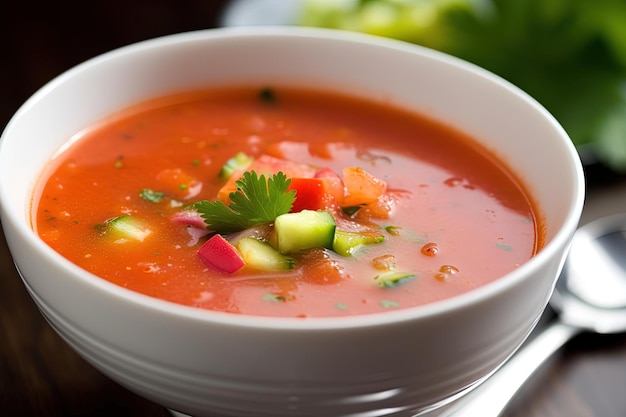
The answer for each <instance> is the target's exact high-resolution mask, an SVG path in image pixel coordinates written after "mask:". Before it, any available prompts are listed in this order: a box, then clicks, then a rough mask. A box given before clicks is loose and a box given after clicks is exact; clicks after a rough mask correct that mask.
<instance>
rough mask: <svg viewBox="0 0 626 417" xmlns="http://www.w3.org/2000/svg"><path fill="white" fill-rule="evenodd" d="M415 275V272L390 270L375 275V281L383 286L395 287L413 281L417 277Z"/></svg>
mask: <svg viewBox="0 0 626 417" xmlns="http://www.w3.org/2000/svg"><path fill="white" fill-rule="evenodd" d="M415 277H416V275H415V274H412V273H409V272H400V271H389V272H384V273H382V274H380V275H377V276H376V277H374V281H376V283H377V284H378V285H380V286H381V287H384V288H393V287H397V286H398V285H400V284H404V283H406V282H408V281H411V280H412V279H415Z"/></svg>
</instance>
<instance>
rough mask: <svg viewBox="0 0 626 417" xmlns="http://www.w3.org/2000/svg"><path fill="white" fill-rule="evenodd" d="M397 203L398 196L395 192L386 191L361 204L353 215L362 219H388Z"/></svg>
mask: <svg viewBox="0 0 626 417" xmlns="http://www.w3.org/2000/svg"><path fill="white" fill-rule="evenodd" d="M397 203H398V196H397V195H396V194H395V193H390V192H386V193H384V194H383V195H381V196H380V197H378V199H376V201H374V202H373V203H370V204H367V205H365V206H363V207H362V208H361V209H360V210H359V211H357V212H356V214H355V215H354V216H355V218H357V219H362V220H371V219H388V218H389V217H391V213H392V212H393V209H394V208H395V207H396V205H397Z"/></svg>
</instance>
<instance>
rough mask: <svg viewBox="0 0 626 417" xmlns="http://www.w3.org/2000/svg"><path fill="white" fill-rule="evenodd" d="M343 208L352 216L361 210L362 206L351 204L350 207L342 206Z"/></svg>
mask: <svg viewBox="0 0 626 417" xmlns="http://www.w3.org/2000/svg"><path fill="white" fill-rule="evenodd" d="M341 210H342V211H343V212H344V213H345V214H347V215H348V216H352V215H354V214H355V213H356V212H357V211H359V210H361V206H349V207H342V208H341Z"/></svg>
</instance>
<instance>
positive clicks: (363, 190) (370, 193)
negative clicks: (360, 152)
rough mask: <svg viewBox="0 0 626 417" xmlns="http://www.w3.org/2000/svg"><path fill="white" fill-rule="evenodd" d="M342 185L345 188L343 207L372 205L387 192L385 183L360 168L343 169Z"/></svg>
mask: <svg viewBox="0 0 626 417" xmlns="http://www.w3.org/2000/svg"><path fill="white" fill-rule="evenodd" d="M343 183H344V185H345V187H346V195H345V196H344V199H343V206H344V207H349V206H358V205H362V204H370V203H374V202H376V200H378V198H379V197H380V196H381V195H383V194H384V193H385V191H386V190H387V183H386V182H385V181H383V180H381V179H380V178H376V177H375V176H373V175H372V174H370V173H369V172H367V171H365V170H364V169H363V168H360V167H348V168H344V169H343Z"/></svg>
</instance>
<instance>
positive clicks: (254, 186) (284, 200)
mask: <svg viewBox="0 0 626 417" xmlns="http://www.w3.org/2000/svg"><path fill="white" fill-rule="evenodd" d="M236 184H237V191H234V192H232V193H230V194H229V197H230V200H231V203H230V204H229V205H228V206H226V205H225V204H224V203H222V202H221V201H208V200H203V201H199V202H197V203H196V204H194V208H195V209H196V210H197V211H198V213H200V216H202V218H203V219H204V222H205V223H206V225H207V229H209V230H212V231H214V232H217V233H232V232H238V231H241V230H244V229H248V228H250V227H252V226H255V225H257V224H260V223H267V222H272V221H274V220H275V219H276V217H278V216H280V215H281V214H285V213H289V211H290V210H291V207H292V206H293V202H294V201H295V198H296V192H295V190H289V185H290V184H291V180H290V179H289V178H287V177H286V176H285V174H284V173H282V172H279V173H277V174H274V175H273V176H272V177H271V178H268V179H267V180H266V178H265V175H261V176H257V173H256V172H255V171H246V172H244V173H243V175H242V177H241V179H240V180H238V181H237V183H236Z"/></svg>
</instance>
